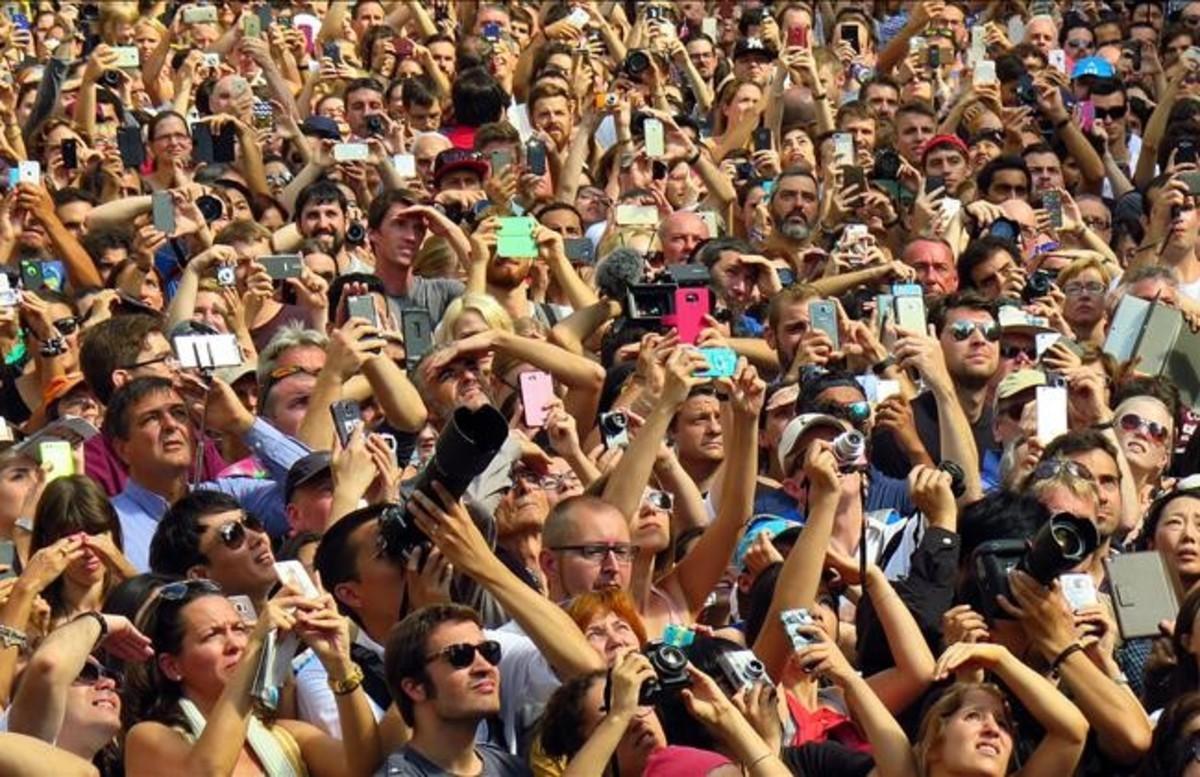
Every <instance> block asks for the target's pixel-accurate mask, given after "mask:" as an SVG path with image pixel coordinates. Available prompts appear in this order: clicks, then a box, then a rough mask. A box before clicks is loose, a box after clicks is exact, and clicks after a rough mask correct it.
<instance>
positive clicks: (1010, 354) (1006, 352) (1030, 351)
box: [1000, 345, 1037, 362]
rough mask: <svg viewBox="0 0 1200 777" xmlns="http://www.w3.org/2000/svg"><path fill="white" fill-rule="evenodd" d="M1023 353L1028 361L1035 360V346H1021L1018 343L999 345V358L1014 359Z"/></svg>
mask: <svg viewBox="0 0 1200 777" xmlns="http://www.w3.org/2000/svg"><path fill="white" fill-rule="evenodd" d="M1022 354H1024V356H1025V358H1027V359H1029V361H1031V362H1032V361H1037V347H1036V346H1034V347H1030V348H1022V347H1021V346H1019V345H1002V346H1000V358H1002V359H1015V358H1017V357H1018V356H1021V355H1022Z"/></svg>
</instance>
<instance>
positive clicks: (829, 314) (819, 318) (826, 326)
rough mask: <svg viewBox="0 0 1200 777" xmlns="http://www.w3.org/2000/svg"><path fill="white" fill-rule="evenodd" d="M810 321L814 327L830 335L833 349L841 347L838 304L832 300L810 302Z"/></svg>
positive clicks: (810, 324)
mask: <svg viewBox="0 0 1200 777" xmlns="http://www.w3.org/2000/svg"><path fill="white" fill-rule="evenodd" d="M808 321H809V326H810V327H811V328H812V329H814V330H817V331H819V332H824V333H825V334H826V335H828V336H829V340H830V341H831V342H832V343H833V350H835V351H836V350H838V349H839V348H840V347H841V345H840V343H839V341H838V319H837V306H836V305H834V304H833V302H832V301H831V300H814V301H813V302H810V303H808Z"/></svg>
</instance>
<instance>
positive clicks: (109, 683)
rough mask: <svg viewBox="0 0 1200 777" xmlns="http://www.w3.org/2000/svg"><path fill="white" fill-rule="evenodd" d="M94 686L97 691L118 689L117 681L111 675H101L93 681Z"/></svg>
mask: <svg viewBox="0 0 1200 777" xmlns="http://www.w3.org/2000/svg"><path fill="white" fill-rule="evenodd" d="M92 688H94V689H95V690H97V691H115V690H116V689H117V681H116V680H114V679H113V678H111V677H101V678H100V679H99V680H97V681H96V682H95V683H93V685H92Z"/></svg>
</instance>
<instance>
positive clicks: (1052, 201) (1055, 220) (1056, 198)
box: [1042, 192, 1063, 229]
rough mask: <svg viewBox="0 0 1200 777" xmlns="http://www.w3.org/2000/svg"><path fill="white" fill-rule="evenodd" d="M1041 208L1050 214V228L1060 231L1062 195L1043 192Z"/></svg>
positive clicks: (1061, 223)
mask: <svg viewBox="0 0 1200 777" xmlns="http://www.w3.org/2000/svg"><path fill="white" fill-rule="evenodd" d="M1042 207H1043V208H1045V209H1046V211H1047V212H1048V213H1049V214H1050V226H1052V227H1054V228H1055V229H1062V225H1063V203H1062V195H1061V194H1059V193H1058V192H1043V193H1042Z"/></svg>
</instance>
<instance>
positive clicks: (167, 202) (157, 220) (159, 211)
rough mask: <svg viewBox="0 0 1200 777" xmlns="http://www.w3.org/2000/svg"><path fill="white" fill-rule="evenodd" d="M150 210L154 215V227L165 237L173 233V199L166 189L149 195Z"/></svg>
mask: <svg viewBox="0 0 1200 777" xmlns="http://www.w3.org/2000/svg"><path fill="white" fill-rule="evenodd" d="M150 211H151V213H153V215H154V228H155V229H157V230H158V231H159V232H162V233H163V234H164V235H166V236H167V237H170V236H171V235H172V234H174V233H175V201H174V200H172V199H171V193H170V192H168V191H157V192H154V193H153V194H151V195H150Z"/></svg>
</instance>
